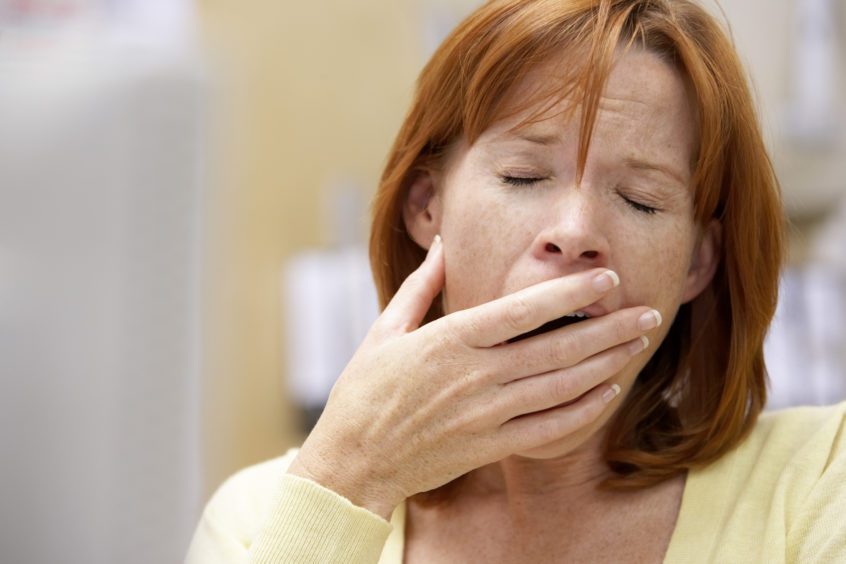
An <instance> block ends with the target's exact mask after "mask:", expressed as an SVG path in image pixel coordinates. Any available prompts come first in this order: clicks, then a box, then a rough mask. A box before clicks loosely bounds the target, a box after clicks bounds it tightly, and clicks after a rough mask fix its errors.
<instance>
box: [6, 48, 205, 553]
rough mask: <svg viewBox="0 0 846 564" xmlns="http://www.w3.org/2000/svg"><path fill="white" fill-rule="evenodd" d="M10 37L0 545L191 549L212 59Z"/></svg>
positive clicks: (42, 549)
mask: <svg viewBox="0 0 846 564" xmlns="http://www.w3.org/2000/svg"><path fill="white" fill-rule="evenodd" d="M15 45H16V47H14V48H13V47H10V46H9V45H8V44H5V43H0V123H2V124H3V126H2V127H0V276H2V277H3V280H2V283H0V292H2V294H0V310H2V315H0V444H2V449H3V454H4V457H3V460H4V463H3V479H2V480H0V506H2V508H3V509H2V511H0V547H2V549H1V550H2V558H1V559H2V560H3V561H4V562H10V563H11V562H14V563H15V564H29V563H32V564H35V563H44V562H67V563H71V564H74V563H86V564H101V563H102V564H107V563H108V564H111V563H115V562H120V563H127V564H142V563H150V562H178V561H181V560H182V558H183V557H184V553H185V550H186V547H187V544H188V541H189V539H190V535H191V532H192V530H193V527H194V525H195V523H196V519H197V516H198V509H199V507H200V502H201V499H200V489H199V487H200V475H199V437H198V425H199V423H198V418H199V414H198V411H199V409H198V405H197V402H198V395H199V390H198V387H199V362H198V360H199V350H198V348H199V336H200V335H199V312H198V300H199V280H198V265H199V209H200V192H199V190H200V180H201V179H200V177H199V174H198V173H199V170H200V166H199V165H200V161H199V159H200V155H201V148H202V145H201V142H200V141H201V137H202V136H201V134H202V127H203V118H202V113H203V108H202V101H203V98H204V95H203V88H204V87H203V86H202V84H203V81H202V79H201V75H200V74H199V73H198V72H197V71H198V66H199V65H198V61H197V60H196V59H193V58H191V57H185V58H180V57H177V56H174V55H173V54H172V53H171V54H169V56H166V57H165V56H162V55H161V54H155V53H150V52H148V51H146V50H143V49H135V48H129V47H125V46H124V47H120V46H116V45H113V44H110V43H109V44H102V43H97V42H96V40H94V39H91V40H89V41H87V42H79V41H75V42H73V43H72V44H69V45H63V44H61V43H52V44H51V45H46V44H39V45H30V47H29V48H28V49H26V50H21V46H20V44H19V43H18V44H15Z"/></svg>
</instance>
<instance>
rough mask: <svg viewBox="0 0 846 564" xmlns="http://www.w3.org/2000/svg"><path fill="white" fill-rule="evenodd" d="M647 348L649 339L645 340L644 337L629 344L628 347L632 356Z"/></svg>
mask: <svg viewBox="0 0 846 564" xmlns="http://www.w3.org/2000/svg"><path fill="white" fill-rule="evenodd" d="M648 346H649V339H647V338H646V335H641V336H640V339H637V340H636V341H632V342H631V344H630V345H629V353H631V355H632V356H634V355H636V354H637V353H639V352H642V351H645V350H646V347H648Z"/></svg>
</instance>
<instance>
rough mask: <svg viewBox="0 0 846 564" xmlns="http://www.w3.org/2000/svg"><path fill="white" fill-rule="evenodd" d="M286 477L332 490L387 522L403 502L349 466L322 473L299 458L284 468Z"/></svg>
mask: <svg viewBox="0 0 846 564" xmlns="http://www.w3.org/2000/svg"><path fill="white" fill-rule="evenodd" d="M288 474H292V475H294V476H299V477H300V478H305V479H307V480H311V481H312V482H315V483H316V484H319V485H320V486H322V487H324V488H326V489H329V490H332V491H333V492H335V493H337V494H338V495H341V496H343V497H344V498H346V499H348V500H349V501H350V502H351V503H352V504H353V505H357V506H358V507H362V508H364V509H367V510H368V511H370V512H371V513H374V514H376V515H379V516H380V517H382V518H383V519H385V520H386V521H390V519H391V513H393V511H394V508H396V506H397V505H399V503H400V502H402V500H403V498H402V496H397V495H392V494H391V493H390V492H391V489H390V488H387V487H384V485H383V484H382V483H379V481H376V480H373V479H372V477H371V476H369V475H368V473H367V472H354V471H352V469H351V468H350V467H349V466H345V467H344V468H340V467H337V468H326V469H324V468H321V467H320V465H318V464H313V463H311V462H310V461H308V460H307V459H306V458H305V457H302V456H300V455H299V454H298V455H297V457H296V458H294V460H293V462H292V463H291V466H290V467H289V468H288Z"/></svg>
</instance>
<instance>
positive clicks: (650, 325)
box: [637, 309, 661, 331]
mask: <svg viewBox="0 0 846 564" xmlns="http://www.w3.org/2000/svg"><path fill="white" fill-rule="evenodd" d="M660 325H661V313H660V312H659V311H658V310H657V309H651V310H649V311H647V312H646V313H644V314H643V315H641V316H640V319H638V320H637V326H638V327H639V328H640V330H641V331H649V330H650V329H655V328H656V327H659V326H660Z"/></svg>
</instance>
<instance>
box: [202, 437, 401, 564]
mask: <svg viewBox="0 0 846 564" xmlns="http://www.w3.org/2000/svg"><path fill="white" fill-rule="evenodd" d="M292 459H293V456H292V455H291V453H289V454H288V455H286V456H285V457H283V458H281V459H276V460H274V461H270V462H268V463H264V464H260V465H257V466H255V467H252V468H248V469H246V470H243V471H241V472H239V473H238V474H236V475H235V476H233V477H232V478H230V479H229V480H227V481H226V483H224V485H223V486H221V487H220V489H219V490H218V491H217V492H216V493H215V495H214V496H213V497H212V499H211V501H210V502H209V503H208V505H207V506H206V508H205V510H204V512H203V516H202V518H201V520H200V523H199V525H198V527H197V530H196V532H195V533H194V538H193V540H192V542H191V546H190V548H189V551H188V556H187V558H186V564H224V563H225V564H234V563H247V562H249V563H261V564H266V563H271V562H285V563H290V562H303V563H306V562H326V563H335V562H337V563H342V562H343V563H355V564H357V563H362V564H364V563H370V562H372V563H374V564H375V563H376V562H378V560H379V557H380V555H381V553H382V548H383V547H384V545H385V541H386V540H387V538H388V535H389V534H390V532H391V525H390V523H388V522H387V521H385V520H384V519H382V518H381V517H379V516H378V515H375V514H374V513H371V512H370V511H367V510H366V509H363V508H361V507H358V506H356V505H354V504H352V503H351V502H350V501H349V500H347V499H346V498H344V497H342V496H340V495H338V494H337V493H335V492H333V491H331V490H329V489H326V488H324V487H322V486H320V485H319V484H316V483H315V482H312V481H310V480H306V479H303V478H300V477H298V476H292V475H289V474H286V473H285V470H286V469H287V467H288V464H290V461H291V460H292Z"/></svg>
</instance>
